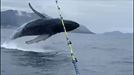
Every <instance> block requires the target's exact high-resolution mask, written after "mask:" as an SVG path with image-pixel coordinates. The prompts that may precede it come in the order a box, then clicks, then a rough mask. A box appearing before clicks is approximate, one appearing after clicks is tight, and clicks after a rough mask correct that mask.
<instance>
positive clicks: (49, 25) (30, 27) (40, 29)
mask: <svg viewBox="0 0 134 75" xmlns="http://www.w3.org/2000/svg"><path fill="white" fill-rule="evenodd" d="M29 7H30V8H31V9H32V11H33V12H34V13H35V14H36V15H38V16H39V17H40V19H37V20H34V21H31V22H28V23H27V24H25V25H23V26H21V27H19V28H18V29H17V31H16V33H15V34H14V35H13V37H12V39H17V38H20V37H24V36H35V35H37V37H36V38H34V39H32V40H29V41H26V43H27V44H32V43H35V42H39V41H42V40H45V39H47V38H49V37H50V36H52V35H54V34H56V33H60V32H64V29H63V26H62V23H61V20H60V19H58V18H50V17H48V16H47V17H46V16H44V15H43V14H41V13H39V12H38V11H36V10H35V9H34V8H33V7H32V6H31V4H30V3H29ZM64 23H65V27H66V30H67V31H71V30H74V29H76V28H78V27H79V26H80V25H79V24H78V23H76V22H74V21H71V20H64Z"/></svg>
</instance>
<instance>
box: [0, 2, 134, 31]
mask: <svg viewBox="0 0 134 75" xmlns="http://www.w3.org/2000/svg"><path fill="white" fill-rule="evenodd" d="M28 2H30V3H31V4H32V6H33V7H34V8H35V9H36V10H38V11H40V12H42V13H45V14H47V15H49V16H51V17H53V18H57V17H59V16H58V10H57V8H56V4H55V0H1V9H2V11H4V10H8V9H15V10H22V11H27V12H32V11H31V10H30V8H29V7H28ZM59 5H60V6H61V11H62V16H63V17H64V19H69V20H73V21H76V22H78V23H79V24H81V25H84V26H86V27H87V28H89V29H90V30H91V31H93V32H95V33H103V32H111V31H121V32H124V33H132V32H133V0H59Z"/></svg>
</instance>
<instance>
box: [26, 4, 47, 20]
mask: <svg viewBox="0 0 134 75" xmlns="http://www.w3.org/2000/svg"><path fill="white" fill-rule="evenodd" d="M28 5H29V7H30V8H31V10H32V11H33V12H34V13H35V14H36V15H38V16H39V17H40V18H48V17H46V16H44V15H43V14H41V13H40V12H38V11H36V10H35V9H34V8H33V7H32V5H31V4H30V3H28Z"/></svg>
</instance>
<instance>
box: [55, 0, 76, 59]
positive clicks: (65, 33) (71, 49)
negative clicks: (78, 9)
mask: <svg viewBox="0 0 134 75" xmlns="http://www.w3.org/2000/svg"><path fill="white" fill-rule="evenodd" d="M56 5H57V8H58V10H59V16H60V19H61V23H62V26H63V29H64V35H65V38H66V40H67V42H68V43H69V42H71V41H70V40H69V38H68V34H67V31H66V27H65V24H64V20H63V17H62V16H61V11H60V7H59V6H58V2H57V0H56ZM68 47H69V50H70V52H71V57H72V59H73V60H75V56H74V52H73V47H72V45H71V44H68Z"/></svg>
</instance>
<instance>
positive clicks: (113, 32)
mask: <svg viewBox="0 0 134 75" xmlns="http://www.w3.org/2000/svg"><path fill="white" fill-rule="evenodd" d="M103 34H104V35H124V34H127V35H132V34H133V33H123V32H120V31H112V32H105V33H103Z"/></svg>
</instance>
